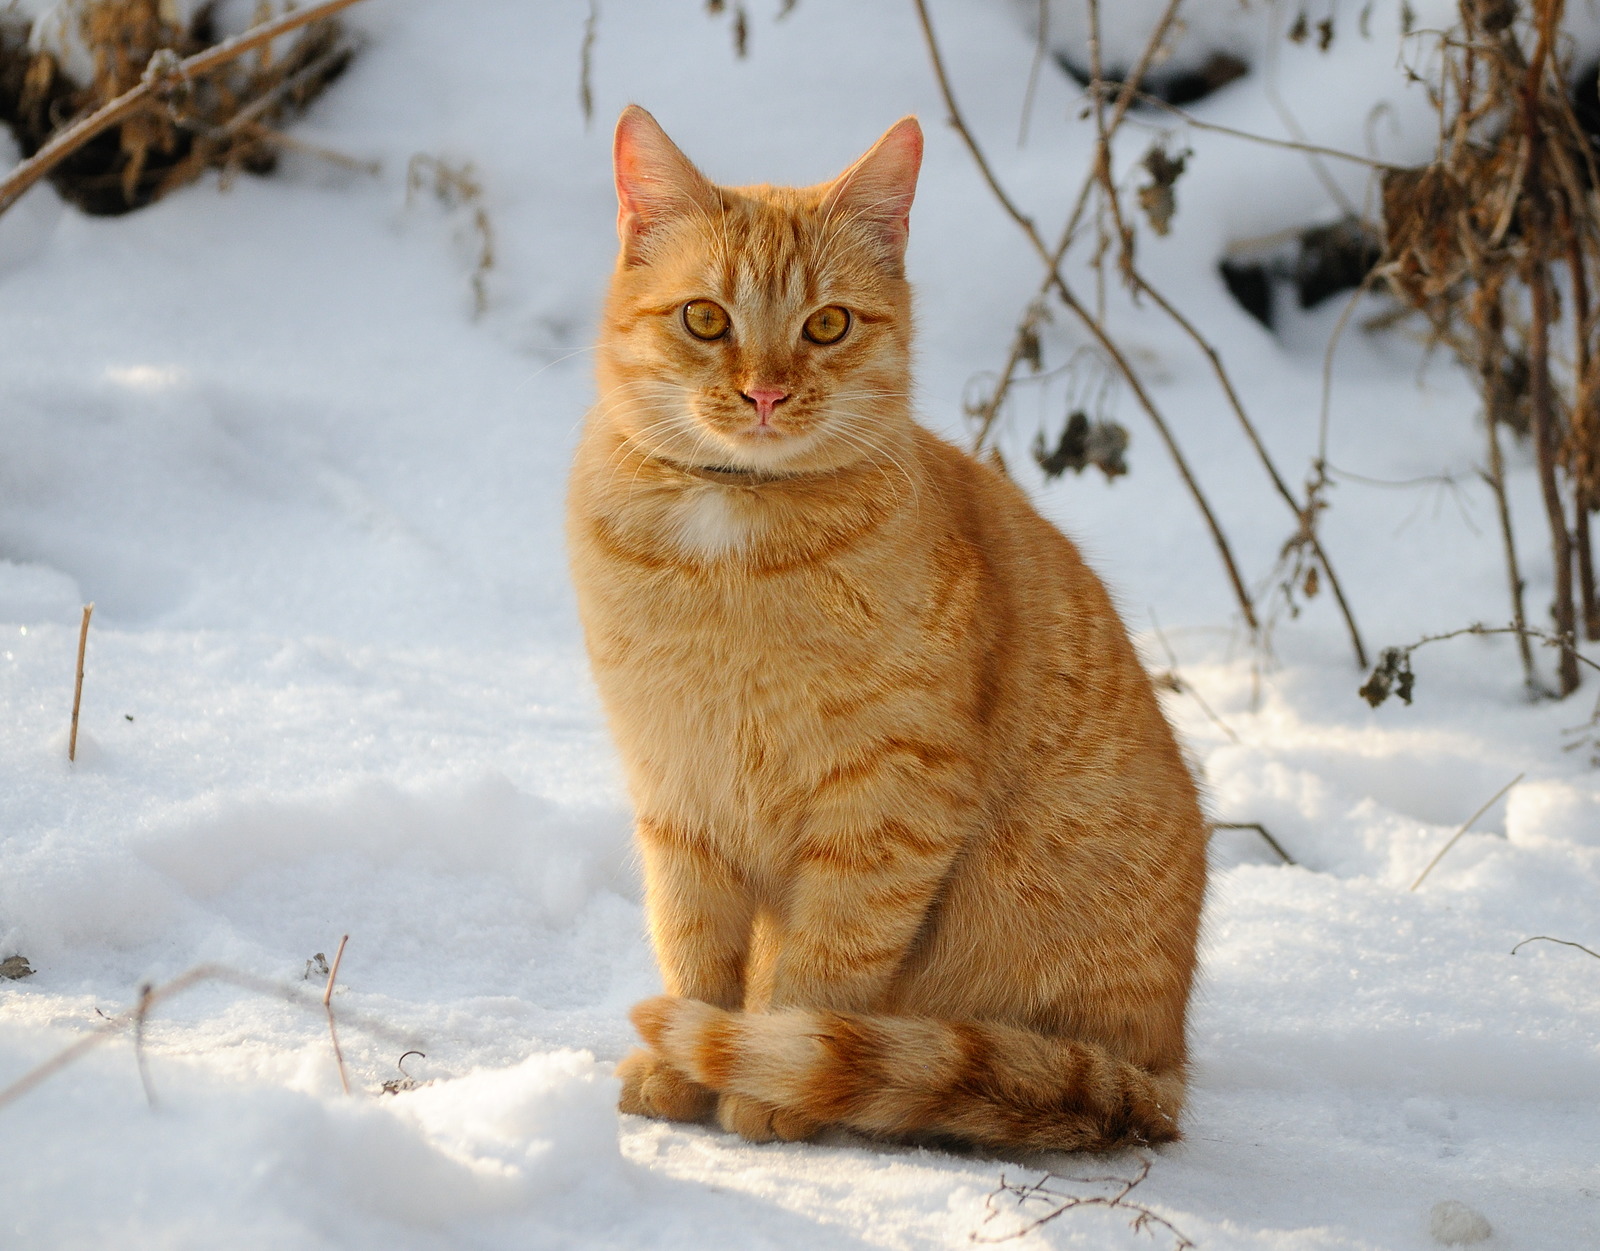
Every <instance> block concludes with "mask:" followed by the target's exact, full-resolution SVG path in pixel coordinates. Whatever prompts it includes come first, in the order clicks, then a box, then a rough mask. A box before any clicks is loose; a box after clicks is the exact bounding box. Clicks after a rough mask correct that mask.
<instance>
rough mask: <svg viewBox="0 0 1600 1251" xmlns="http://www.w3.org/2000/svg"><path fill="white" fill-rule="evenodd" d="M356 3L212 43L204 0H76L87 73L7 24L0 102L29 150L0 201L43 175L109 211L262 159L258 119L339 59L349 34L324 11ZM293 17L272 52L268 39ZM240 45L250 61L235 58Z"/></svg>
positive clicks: (308, 92) (287, 107)
mask: <svg viewBox="0 0 1600 1251" xmlns="http://www.w3.org/2000/svg"><path fill="white" fill-rule="evenodd" d="M358 2H359V0H321V3H317V4H313V5H310V6H309V7H307V8H304V9H292V10H290V11H288V12H286V13H284V14H283V15H282V16H280V17H278V18H276V19H273V20H270V21H264V22H262V23H260V24H259V25H256V26H253V27H251V29H249V30H248V31H245V32H244V33H242V34H240V35H236V36H234V37H233V38H231V39H227V40H224V41H222V42H220V43H216V42H214V41H213V34H214V32H213V29H212V25H211V12H212V6H210V5H203V6H202V7H201V8H200V9H199V10H198V12H197V13H196V15H195V18H194V20H193V21H192V22H190V23H189V24H188V25H187V26H179V25H176V24H175V23H173V22H171V21H169V20H168V19H167V18H166V17H165V16H164V14H163V6H162V5H161V4H159V3H158V0H87V2H86V3H85V5H84V6H83V7H82V8H81V10H79V13H80V19H81V20H80V30H79V34H80V37H81V38H82V41H83V43H84V46H85V47H86V48H88V49H90V51H91V52H92V54H93V56H94V64H95V68H94V74H93V79H92V81H91V82H89V83H86V84H79V83H74V82H71V81H69V80H68V79H67V78H66V77H65V76H64V74H63V73H62V71H61V69H60V66H59V65H58V64H57V62H56V59H55V58H54V56H52V54H50V53H49V52H47V51H39V52H36V53H30V52H29V51H28V50H27V46H26V39H25V35H24V34H19V32H18V30H17V29H16V28H15V27H13V28H11V29H8V30H6V31H4V32H0V112H3V113H4V114H5V120H6V121H8V122H9V123H10V125H11V127H12V129H13V131H15V132H16V134H17V138H18V142H19V143H20V144H21V146H22V149H23V152H24V154H25V155H26V156H27V159H26V160H24V161H23V162H22V163H21V164H20V165H18V166H17V167H16V168H15V169H14V170H13V171H12V172H11V173H10V175H8V176H7V177H6V179H5V180H4V181H3V182H0V212H3V211H4V210H5V209H7V208H9V207H10V206H11V205H12V204H14V203H16V201H17V200H18V199H19V198H21V196H22V194H23V193H24V192H25V191H27V190H28V189H29V188H30V187H32V186H33V185H34V183H36V182H38V181H39V180H40V179H41V178H44V177H46V176H47V175H48V176H50V177H51V178H52V180H53V181H54V182H55V184H56V186H57V188H58V189H59V190H60V191H61V193H62V195H63V196H65V197H66V198H67V199H69V200H71V201H73V202H74V203H76V204H78V205H79V206H80V207H81V208H83V209H85V210H86V211H88V212H92V213H95V212H97V213H116V212H125V211H127V210H128V209H130V208H135V207H138V206H139V205H142V204H148V203H150V202H151V201H153V200H155V199H158V198H160V196H162V195H164V194H165V193H166V192H168V191H170V190H171V189H172V188H174V187H176V186H179V185H181V184H182V183H185V182H188V181H191V180H193V179H194V178H196V177H198V176H199V174H200V173H201V171H202V170H204V169H207V168H219V169H222V170H224V171H225V172H227V173H231V172H232V171H236V170H238V169H248V170H251V171H254V172H264V171H266V170H268V169H271V168H272V166H273V163H274V161H275V160H276V153H277V149H278V146H279V145H278V144H277V142H276V141H275V138H274V132H273V131H272V129H271V125H270V124H271V123H273V122H275V121H277V120H279V119H280V118H283V117H286V116H288V115H289V114H290V113H291V112H294V111H298V110H300V109H303V108H305V107H306V105H308V104H309V103H310V101H311V100H312V99H313V98H315V96H316V95H317V94H319V93H320V92H321V91H322V89H323V88H324V87H326V86H327V85H328V83H330V82H331V81H332V80H333V79H334V78H335V77H337V76H338V74H339V73H340V72H341V71H342V70H343V69H344V68H345V66H346V65H347V64H348V63H349V60H350V58H351V56H352V55H353V54H354V48H353V45H352V44H351V43H350V42H349V40H348V39H347V38H346V36H345V34H344V32H343V29H342V27H340V25H339V24H338V23H337V22H334V21H331V20H330V19H331V18H332V16H333V14H335V13H337V12H338V11H339V10H341V9H345V8H349V7H350V6H351V5H352V4H356V3H358ZM302 27H304V28H306V29H305V30H304V31H303V32H302V33H301V34H300V36H299V37H298V38H296V39H295V40H294V42H293V43H292V44H291V45H290V47H289V48H288V50H287V51H286V52H285V53H284V54H283V55H282V56H279V57H274V56H273V54H272V48H271V45H272V43H273V41H274V40H276V39H278V38H280V37H282V36H284V35H287V34H290V33H292V32H294V31H297V30H301V28H302ZM250 52H255V53H257V56H256V57H255V58H254V61H253V63H252V64H250V65H246V66H240V65H238V64H236V63H237V62H238V61H239V60H240V59H241V58H243V57H244V56H245V55H246V54H247V53H250ZM224 71H226V72H224ZM64 117H65V118H68V119H71V120H68V121H65V122H63V121H62V119H63V118H64ZM113 128H115V134H108V133H107V132H109V131H112V130H113Z"/></svg>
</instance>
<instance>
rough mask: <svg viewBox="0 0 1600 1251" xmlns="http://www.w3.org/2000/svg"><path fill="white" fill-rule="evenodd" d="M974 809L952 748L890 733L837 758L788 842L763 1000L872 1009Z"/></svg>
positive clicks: (967, 773)
mask: <svg viewBox="0 0 1600 1251" xmlns="http://www.w3.org/2000/svg"><path fill="white" fill-rule="evenodd" d="M977 814H978V802H977V787H976V784H975V780H974V777H973V768H972V765H971V763H970V761H969V759H968V757H967V755H966V753H964V752H962V751H961V750H960V749H959V748H958V747H956V746H953V745H950V746H947V745H944V744H941V743H940V742H938V741H936V740H933V741H923V740H919V739H916V738H914V737H909V736H897V737H893V738H884V739H881V740H878V741H876V742H873V743H870V744H868V745H866V746H865V747H862V748H859V749H857V750H856V751H855V752H853V753H851V754H850V755H848V756H846V757H845V758H843V759H841V760H840V761H839V762H838V763H837V764H836V765H835V767H834V768H833V769H832V770H830V771H829V773H828V774H827V775H825V777H824V779H823V782H822V784H821V785H819V786H818V787H817V788H816V791H815V793H814V795H813V797H812V801H811V804H810V806H809V810H808V811H807V813H806V817H805V820H804V822H803V823H802V826H801V829H800V831H799V835H798V839H797V842H796V844H795V847H794V852H793V857H792V861H791V867H790V874H789V880H788V883H787V889H786V892H785V894H786V900H785V906H784V909H783V915H782V918H781V922H780V927H779V930H780V932H779V949H778V956H777V961H776V965H775V970H774V978H773V993H772V1006H773V1007H775V1008H778V1007H787V1006H795V1007H806V1008H830V1009H833V1010H836V1011H844V1012H849V1011H857V1012H860V1011H872V1010H873V1009H875V1008H877V1007H878V1006H879V1005H880V1004H881V1003H882V1002H883V999H884V997H885V995H886V993H887V991H888V990H889V987H890V984H891V983H892V981H893V979H894V976H895V973H896V972H897V971H898V970H899V968H900V967H901V965H902V963H903V961H904V959H905V956H906V953H907V952H908V950H909V949H910V947H911V944H912V942H913V941H914V940H915V938H916V936H917V933H918V931H919V929H920V928H921V926H922V923H923V919H924V918H925V917H926V915H927V912H928V909H929V907H930V906H931V905H932V903H933V900H934V898H935V897H936V895H937V894H938V892H939V888H940V885H941V884H942V883H943V882H944V880H945V878H946V876H947V874H948V873H949V870H950V867H951V865H952V863H953V862H954V860H955V857H956V855H957V854H958V853H959V851H960V849H961V847H962V846H963V844H964V843H965V841H966V839H967V837H968V835H969V833H970V831H971V830H972V829H973V828H974V825H975V823H976V821H977Z"/></svg>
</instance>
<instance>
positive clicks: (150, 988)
mask: <svg viewBox="0 0 1600 1251" xmlns="http://www.w3.org/2000/svg"><path fill="white" fill-rule="evenodd" d="M154 992H155V985H154V983H151V982H145V983H144V984H143V985H142V986H140V987H139V1004H138V1006H137V1007H136V1008H134V1010H133V1011H134V1015H133V1058H134V1061H135V1063H137V1064H138V1066H139V1084H140V1085H141V1086H143V1087H144V1097H145V1101H146V1102H147V1103H149V1105H150V1107H151V1108H152V1109H154V1108H155V1106H156V1091H155V1087H154V1086H152V1085H151V1084H150V1070H149V1069H148V1068H147V1067H145V1062H144V1021H145V1017H147V1016H148V1015H149V1014H150V996H151V995H152V994H153V993H154Z"/></svg>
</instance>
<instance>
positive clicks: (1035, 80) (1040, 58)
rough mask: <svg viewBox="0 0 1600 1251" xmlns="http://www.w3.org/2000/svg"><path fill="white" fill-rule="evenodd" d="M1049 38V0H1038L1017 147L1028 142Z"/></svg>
mask: <svg viewBox="0 0 1600 1251" xmlns="http://www.w3.org/2000/svg"><path fill="white" fill-rule="evenodd" d="M1049 39H1050V0H1039V24H1038V27H1037V28H1036V30H1035V34H1034V43H1033V64H1032V65H1030V66H1028V87H1027V90H1025V91H1024V92H1023V93H1022V120H1021V122H1020V123H1019V124H1018V126H1017V147H1019V148H1020V147H1024V146H1026V144H1027V142H1028V123H1029V122H1030V121H1032V120H1033V97H1034V93H1035V92H1036V91H1038V89H1039V71H1040V70H1041V69H1042V68H1043V67H1044V54H1045V46H1046V44H1047V43H1048V42H1049Z"/></svg>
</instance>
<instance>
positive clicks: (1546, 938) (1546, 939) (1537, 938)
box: [1511, 934, 1600, 960]
mask: <svg viewBox="0 0 1600 1251" xmlns="http://www.w3.org/2000/svg"><path fill="white" fill-rule="evenodd" d="M1529 943H1560V944H1561V945H1562V946H1563V947H1576V948H1577V949H1578V950H1579V951H1581V952H1584V953H1585V954H1587V955H1591V956H1593V957H1594V958H1595V959H1596V960H1600V951H1591V950H1590V949H1589V948H1587V947H1585V946H1584V945H1583V944H1582V943H1575V942H1573V941H1572V940H1571V939H1567V938H1551V937H1550V935H1548V934H1535V935H1534V936H1533V937H1532V938H1524V939H1523V940H1522V941H1521V942H1520V943H1518V944H1517V945H1516V946H1515V947H1513V948H1512V949H1511V954H1512V955H1516V954H1517V952H1519V951H1521V950H1522V949H1523V948H1524V947H1526V946H1527V945H1528V944H1529Z"/></svg>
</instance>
